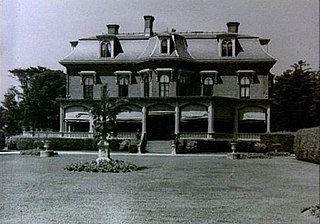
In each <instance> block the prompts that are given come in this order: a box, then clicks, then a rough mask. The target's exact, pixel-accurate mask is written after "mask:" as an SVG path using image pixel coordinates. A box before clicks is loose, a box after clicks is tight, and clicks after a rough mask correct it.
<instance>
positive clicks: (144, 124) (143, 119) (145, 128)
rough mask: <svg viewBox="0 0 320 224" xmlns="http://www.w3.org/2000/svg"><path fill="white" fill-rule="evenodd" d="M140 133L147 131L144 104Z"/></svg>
mask: <svg viewBox="0 0 320 224" xmlns="http://www.w3.org/2000/svg"><path fill="white" fill-rule="evenodd" d="M141 129H142V131H141V132H142V134H146V133H147V108H146V106H143V107H142V128H141Z"/></svg>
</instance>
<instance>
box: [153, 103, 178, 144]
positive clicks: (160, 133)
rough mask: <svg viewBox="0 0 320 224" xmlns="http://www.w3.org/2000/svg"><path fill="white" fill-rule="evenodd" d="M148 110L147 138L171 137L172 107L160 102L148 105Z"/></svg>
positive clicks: (164, 138) (166, 138)
mask: <svg viewBox="0 0 320 224" xmlns="http://www.w3.org/2000/svg"><path fill="white" fill-rule="evenodd" d="M148 111H149V112H148V116H147V136H148V140H169V139H172V135H173V133H174V108H173V107H171V106H169V105H165V104H161V105H154V106H152V107H150V108H149V110H148Z"/></svg>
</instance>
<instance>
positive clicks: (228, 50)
mask: <svg viewBox="0 0 320 224" xmlns="http://www.w3.org/2000/svg"><path fill="white" fill-rule="evenodd" d="M221 50H222V51H221V56H222V57H231V56H233V55H232V51H233V49H232V41H231V39H225V40H223V41H222V49H221Z"/></svg>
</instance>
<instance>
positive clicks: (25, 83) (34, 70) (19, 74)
mask: <svg viewBox="0 0 320 224" xmlns="http://www.w3.org/2000/svg"><path fill="white" fill-rule="evenodd" d="M45 71H52V70H49V69H47V68H45V67H41V66H38V67H30V68H15V69H13V70H9V72H10V73H11V74H12V75H13V76H14V77H16V78H18V80H19V82H20V87H21V88H22V89H23V91H25V90H27V89H29V88H30V85H31V81H32V79H34V78H35V77H36V76H37V75H39V74H41V73H42V72H45Z"/></svg>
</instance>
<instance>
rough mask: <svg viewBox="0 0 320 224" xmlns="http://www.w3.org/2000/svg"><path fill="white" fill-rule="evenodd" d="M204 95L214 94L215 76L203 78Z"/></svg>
mask: <svg viewBox="0 0 320 224" xmlns="http://www.w3.org/2000/svg"><path fill="white" fill-rule="evenodd" d="M203 95H204V96H212V95H213V78H212V77H207V78H205V79H204V80H203Z"/></svg>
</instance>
